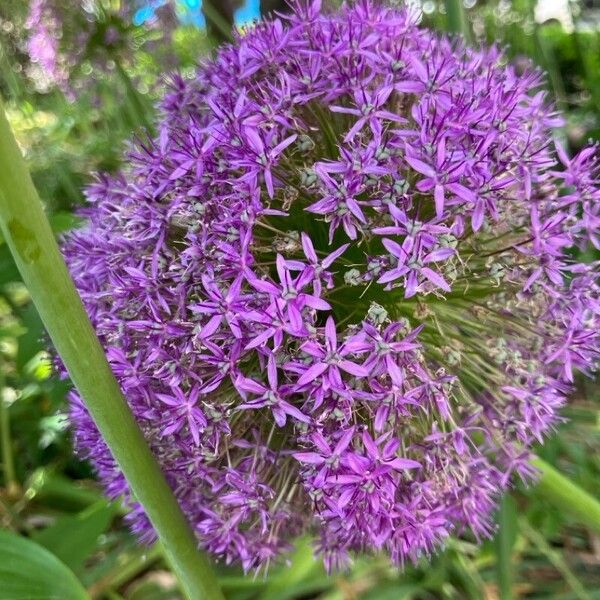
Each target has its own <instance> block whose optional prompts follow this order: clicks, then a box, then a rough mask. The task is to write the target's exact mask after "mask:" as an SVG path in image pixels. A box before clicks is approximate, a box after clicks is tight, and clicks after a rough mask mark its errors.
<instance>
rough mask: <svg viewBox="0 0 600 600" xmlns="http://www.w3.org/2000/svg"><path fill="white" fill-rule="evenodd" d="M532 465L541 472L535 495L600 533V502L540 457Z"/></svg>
mask: <svg viewBox="0 0 600 600" xmlns="http://www.w3.org/2000/svg"><path fill="white" fill-rule="evenodd" d="M532 464H533V465H534V466H535V467H536V468H537V469H538V470H539V471H540V472H541V477H540V479H539V481H538V483H537V485H536V487H535V493H536V494H538V495H539V496H540V497H543V498H545V499H546V500H548V502H551V503H552V504H554V506H556V507H557V508H560V509H562V510H563V511H564V512H565V513H566V514H570V515H571V516H572V517H574V518H575V519H577V521H578V522H579V523H581V524H583V525H586V526H587V527H589V528H590V529H593V530H594V531H596V532H598V533H600V502H599V501H598V500H597V499H596V498H594V497H593V496H592V495H590V494H588V492H586V491H585V490H583V489H581V488H580V487H579V486H578V485H576V484H574V483H573V482H572V481H570V480H569V479H567V478H566V477H565V476H564V475H562V474H561V473H559V472H558V471H557V470H556V469H555V468H554V467H553V466H551V465H549V464H548V463H547V462H545V461H544V460H542V459H541V458H539V457H537V456H536V457H535V458H534V459H533V460H532Z"/></svg>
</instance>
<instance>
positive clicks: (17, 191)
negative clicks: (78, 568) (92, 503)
mask: <svg viewBox="0 0 600 600" xmlns="http://www.w3.org/2000/svg"><path fill="white" fill-rule="evenodd" d="M0 226H1V229H2V233H3V235H4V239H5V240H6V241H7V243H8V245H9V247H10V250H11V252H12V254H13V256H14V259H15V262H16V264H17V266H18V268H19V271H20V272H21V275H22V277H23V281H24V282H25V284H26V285H27V288H28V289H29V293H30V294H31V297H32V299H33V301H34V303H35V305H36V307H37V310H38V312H39V314H40V316H41V318H42V320H43V322H44V325H45V326H46V329H47V331H48V333H49V335H50V337H51V338H52V341H53V343H54V346H55V347H56V349H57V351H58V353H59V355H60V356H61V358H62V360H63V362H64V364H65V366H66V368H67V370H68V371H69V375H70V376H71V379H72V380H73V383H74V384H75V386H76V387H77V389H78V390H79V393H80V394H81V397H82V398H83V400H84V401H85V403H86V406H87V407H88V409H89V411H90V414H91V415H92V417H93V419H94V421H95V422H96V425H97V426H98V429H99V430H100V432H101V433H102V436H103V437H104V440H105V441H106V443H107V444H108V446H109V448H110V449H111V452H112V453H113V455H114V457H115V459H116V460H117V462H118V464H119V466H120V468H121V469H122V471H123V473H124V475H125V477H126V478H127V481H128V482H129V485H130V487H131V490H132V491H133V494H134V495H135V497H136V499H137V500H138V501H139V502H140V503H141V504H142V506H143V507H144V509H145V511H146V513H147V515H148V517H149V518H150V521H151V522H152V524H153V525H154V528H155V530H156V532H157V534H158V536H159V538H160V540H161V542H162V544H163V546H164V548H165V553H166V554H167V556H168V557H169V559H170V561H171V563H172V564H173V567H174V570H175V573H176V575H177V577H178V578H179V581H180V582H181V585H182V588H183V589H184V591H185V593H186V595H187V596H188V597H189V598H190V599H191V600H201V599H206V600H222V598H223V596H222V594H221V592H220V590H219V588H218V585H217V581H216V579H215V577H214V575H213V573H212V570H211V568H210V565H209V563H208V561H207V559H206V557H205V556H204V555H203V554H201V553H200V552H198V549H197V542H196V538H195V536H194V534H193V532H192V530H191V529H190V527H189V525H188V523H187V522H186V520H185V517H184V515H183V513H182V511H181V508H180V507H179V504H178V503H177V500H176V499H175V497H174V495H173V493H172V491H171V489H170V488H169V486H168V484H167V482H166V480H165V478H164V476H163V474H162V472H161V470H160V467H159V466H158V464H157V462H156V460H155V459H154V457H153V455H152V452H151V451H150V448H149V447H148V445H147V443H146V441H145V439H144V437H143V435H142V432H141V431H140V429H139V427H138V425H137V423H136V421H135V419H134V417H133V415H132V413H131V411H130V409H129V407H128V406H127V403H126V401H125V399H124V397H123V395H122V393H121V390H120V388H119V385H118V383H117V381H116V380H115V378H114V376H113V374H112V372H111V370H110V366H109V364H108V362H107V361H106V357H105V355H104V351H103V350H102V347H101V345H100V343H99V341H98V339H97V338H96V335H95V333H94V330H93V328H92V325H91V323H90V321H89V319H88V317H87V314H86V312H85V309H84V307H83V304H82V303H81V300H80V298H79V295H78V294H77V291H76V290H75V286H74V285H73V282H72V280H71V278H70V276H69V272H68V270H67V267H66V265H65V263H64V260H63V258H62V256H61V254H60V251H59V249H58V246H57V244H56V241H55V239H54V235H53V233H52V230H51V229H50V225H49V224H48V219H47V218H46V216H45V214H44V210H43V208H42V204H41V202H40V199H39V197H38V195H37V192H36V190H35V187H34V185H33V182H32V181H31V177H30V175H29V172H28V171H27V167H26V165H25V161H24V160H23V157H22V156H21V152H20V151H19V148H18V146H17V143H16V140H15V138H14V136H13V133H12V131H11V129H10V126H9V125H8V121H7V119H6V115H5V113H4V107H3V105H2V102H1V100H0Z"/></svg>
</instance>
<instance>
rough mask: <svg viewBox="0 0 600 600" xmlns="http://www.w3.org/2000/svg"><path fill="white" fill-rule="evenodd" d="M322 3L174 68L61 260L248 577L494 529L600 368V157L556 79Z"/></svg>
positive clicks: (93, 443) (209, 533)
mask: <svg viewBox="0 0 600 600" xmlns="http://www.w3.org/2000/svg"><path fill="white" fill-rule="evenodd" d="M319 4H320V3H319V2H318V0H314V1H312V2H311V3H309V4H306V3H298V4H295V5H294V11H293V14H292V15H291V16H290V17H289V18H287V17H286V18H285V20H274V21H267V22H264V23H261V24H259V25H257V26H256V27H255V28H254V29H252V30H250V31H248V32H247V33H246V34H245V35H243V36H240V37H238V38H237V39H236V40H235V43H234V44H233V45H229V46H226V47H224V48H223V49H222V50H220V51H219V52H218V54H217V55H216V57H215V58H214V60H211V61H209V62H206V63H205V64H203V65H202V66H201V68H200V69H199V71H198V74H197V76H196V78H195V79H194V80H193V81H184V80H182V79H175V80H174V81H173V82H172V86H171V90H170V92H169V93H168V94H167V95H166V96H165V98H164V100H163V103H162V119H161V121H160V123H159V129H160V134H159V137H158V139H156V140H154V141H153V142H147V143H140V144H138V145H137V146H136V147H135V149H134V150H133V151H132V152H131V153H130V154H129V156H128V162H127V167H126V168H125V169H124V171H123V173H122V174H121V175H119V176H118V177H115V178H101V179H100V180H99V181H98V183H97V184H95V185H93V186H92V187H90V189H89V198H90V200H91V202H92V203H91V206H90V208H88V209H87V215H88V217H89V225H88V226H87V228H86V229H84V230H82V231H78V232H75V233H72V234H71V235H70V236H69V238H68V239H67V240H66V243H65V245H64V251H65V254H66V256H67V259H68V262H69V265H70V268H71V271H72V273H73V276H74V278H75V280H76V283H77V285H78V288H79V290H80V292H81V295H82V297H83V300H84V302H85V304H86V306H87V309H88V312H89V314H90V316H91V318H92V320H93V322H94V324H95V327H96V330H97V332H98V334H99V336H100V338H101V340H102V341H103V343H104V345H105V347H106V351H107V356H108V358H109V360H110V363H111V365H112V368H113V370H114V372H115V374H116V376H117V377H118V379H119V381H120V383H121V385H122V388H123V391H124V393H125V395H126V397H127V399H128V402H129V404H130V406H131V408H132V410H133V412H134V414H135V415H136V417H137V420H138V422H139V424H140V426H141V428H142V429H143V431H144V433H145V435H146V438H147V439H148V441H149V443H150V444H151V447H152V449H153V451H154V453H155V455H156V457H157V459H158V460H159V461H160V464H161V466H162V468H163V470H164V472H165V474H166V476H167V478H168V480H169V483H170V484H171V486H172V488H173V490H174V491H175V493H176V495H177V498H178V499H179V502H180V503H181V506H182V507H183V509H184V511H185V513H186V515H187V517H188V519H189V521H190V523H191V524H192V526H193V527H194V529H195V531H196V533H197V535H198V540H199V544H200V545H201V546H202V547H203V548H205V549H207V550H208V551H210V552H211V553H212V554H213V555H215V556H216V557H219V558H222V559H223V560H225V561H226V562H231V561H239V562H241V564H242V565H243V566H244V568H245V569H254V568H260V567H262V566H266V565H268V564H269V562H271V561H272V560H273V559H274V558H275V557H276V556H277V555H279V554H280V553H281V552H282V551H285V550H286V549H287V547H288V544H289V541H290V540H291V539H292V538H293V536H294V535H296V534H298V533H301V532H308V533H311V534H313V535H314V536H315V537H316V539H317V540H318V541H317V545H316V551H317V553H318V554H319V555H321V556H322V558H323V560H324V561H325V564H326V566H327V567H328V568H329V569H335V568H340V567H343V566H344V565H346V564H347V562H348V560H349V556H350V554H351V553H352V552H378V551H384V552H385V553H387V554H388V555H389V556H390V557H391V559H392V560H393V561H394V562H396V563H398V564H402V563H404V561H405V560H407V559H408V560H416V559H417V558H418V557H419V556H421V555H423V554H429V553H432V552H433V551H434V550H435V549H436V548H437V547H438V546H439V545H440V544H442V543H443V542H444V540H445V539H446V538H447V537H448V536H449V535H452V534H462V533H466V532H471V534H472V535H474V536H475V537H476V538H477V539H479V538H482V537H485V536H488V535H489V534H490V533H491V532H492V531H493V523H492V522H491V520H490V515H491V513H492V511H493V509H494V506H495V502H496V500H497V498H498V496H499V495H500V494H501V492H502V490H503V489H504V488H506V487H507V486H508V485H509V484H510V481H511V479H512V477H513V475H514V474H515V473H516V474H517V475H519V476H521V477H522V478H528V477H529V476H530V475H531V474H532V473H531V471H532V470H531V468H530V466H529V463H528V459H529V448H530V447H531V445H532V444H533V443H534V442H536V441H537V440H541V439H542V438H543V436H544V434H545V433H547V432H548V430H549V429H550V428H552V426H553V425H554V424H555V423H556V422H557V421H558V420H559V412H558V411H559V408H560V407H561V406H562V405H563V403H564V402H565V398H566V396H567V395H568V393H569V391H570V390H571V388H572V386H573V380H574V377H575V373H576V372H578V371H579V372H584V373H590V372H591V371H592V370H593V369H594V368H595V364H596V361H597V360H598V348H599V340H598V331H599V325H600V323H599V309H600V304H599V302H598V285H597V283H598V282H597V270H596V269H597V265H596V264H582V263H579V262H577V259H576V258H574V257H576V256H577V255H578V249H583V248H586V247H588V246H589V245H590V244H592V245H594V246H595V247H596V248H598V247H600V244H599V238H598V225H599V223H600V215H599V208H598V207H599V201H600V191H599V189H598V166H599V165H598V159H597V158H595V149H594V148H588V149H586V150H584V151H583V152H582V153H581V154H580V155H579V156H577V157H576V158H574V159H569V158H568V157H567V155H566V153H565V152H564V150H563V149H561V148H560V147H556V145H555V143H554V141H553V129H554V128H555V127H557V126H558V125H560V122H561V120H560V117H559V116H558V115H557V114H556V113H555V111H554V110H553V109H552V107H551V106H550V105H549V104H548V102H547V100H546V99H545V95H544V92H543V91H541V85H542V83H543V78H542V76H541V75H540V74H539V73H537V72H528V73H525V74H517V73H516V72H515V70H514V69H513V68H512V67H511V66H510V65H508V64H506V61H505V59H504V57H503V56H502V54H501V53H500V52H499V51H498V50H497V49H495V48H492V49H487V50H476V49H472V48H466V47H464V46H463V45H462V44H461V43H460V42H459V41H457V40H450V39H447V38H445V37H441V36H439V35H438V34H436V33H432V32H430V31H427V30H423V29H420V28H418V27H417V25H416V19H415V18H414V16H413V15H411V13H410V12H409V11H407V10H401V9H394V10H392V9H387V8H383V7H381V6H379V5H375V4H374V3H372V2H370V1H369V0H359V1H357V2H355V3H354V4H353V5H352V6H346V7H344V8H342V9H341V10H340V11H339V12H336V13H333V14H324V13H323V12H321V9H320V6H319ZM282 19H283V18H282ZM72 407H73V408H72V416H73V421H74V424H75V431H76V441H77V446H78V448H79V450H80V452H81V454H82V455H83V456H84V457H87V458H89V459H90V460H91V461H92V462H93V463H94V465H95V466H96V468H97V470H98V473H99V475H100V478H101V479H102V481H103V482H104V484H105V486H106V489H107V491H108V493H109V494H110V495H112V496H117V495H120V494H125V496H126V497H128V498H130V496H129V492H128V489H127V485H126V482H125V480H124V478H123V476H122V475H121V473H120V472H119V470H118V469H117V467H116V466H115V463H114V461H113V459H112V458H111V456H110V454H109V452H108V450H107V448H106V446H105V444H104V442H103V440H102V439H101V437H100V436H99V434H98V432H97V430H96V428H95V427H94V425H93V423H92V421H91V419H90V417H89V415H88V413H87V412H86V410H85V408H84V407H83V405H82V404H81V402H80V401H79V400H78V398H77V396H75V395H74V397H73V404H72ZM131 518H132V520H133V527H134V529H135V531H137V532H138V533H139V535H140V537H141V538H142V539H144V540H150V539H152V536H153V532H152V529H151V527H150V525H149V523H148V521H147V520H146V518H145V516H144V514H143V512H142V510H141V509H140V508H139V507H135V509H134V512H133V513H132V517H131Z"/></svg>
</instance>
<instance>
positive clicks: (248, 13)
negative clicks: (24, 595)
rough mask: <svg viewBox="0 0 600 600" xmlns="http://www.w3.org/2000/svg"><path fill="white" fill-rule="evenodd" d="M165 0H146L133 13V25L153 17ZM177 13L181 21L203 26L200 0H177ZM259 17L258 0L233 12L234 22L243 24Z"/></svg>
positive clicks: (253, 0)
mask: <svg viewBox="0 0 600 600" xmlns="http://www.w3.org/2000/svg"><path fill="white" fill-rule="evenodd" d="M166 2H167V0H150V1H148V0H146V2H145V3H144V4H143V6H141V7H140V8H139V9H138V10H137V11H136V12H135V13H134V15H133V24H134V25H143V24H144V23H146V22H147V21H150V20H151V19H153V18H154V16H155V14H156V9H157V8H160V7H161V6H163V5H164V4H166ZM176 5H177V14H178V15H179V20H180V21H181V22H182V23H185V24H188V25H195V26H196V27H205V26H206V20H205V18H204V14H203V13H202V0H178V1H177V2H176ZM259 18H260V0H246V3H245V4H244V6H243V7H242V8H240V9H238V10H237V11H236V13H235V24H236V25H243V24H245V23H250V22H252V21H254V20H255V19H259Z"/></svg>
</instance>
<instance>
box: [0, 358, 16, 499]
mask: <svg viewBox="0 0 600 600" xmlns="http://www.w3.org/2000/svg"><path fill="white" fill-rule="evenodd" d="M3 368H4V365H3V364H2V361H1V360H0V438H1V440H0V442H1V444H2V471H3V473H4V486H5V488H6V493H7V495H8V497H9V498H14V497H16V496H18V495H19V483H18V481H17V475H16V471H15V461H14V458H13V449H12V438H11V435H10V413H9V410H8V404H7V403H6V402H5V400H4V372H3Z"/></svg>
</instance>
